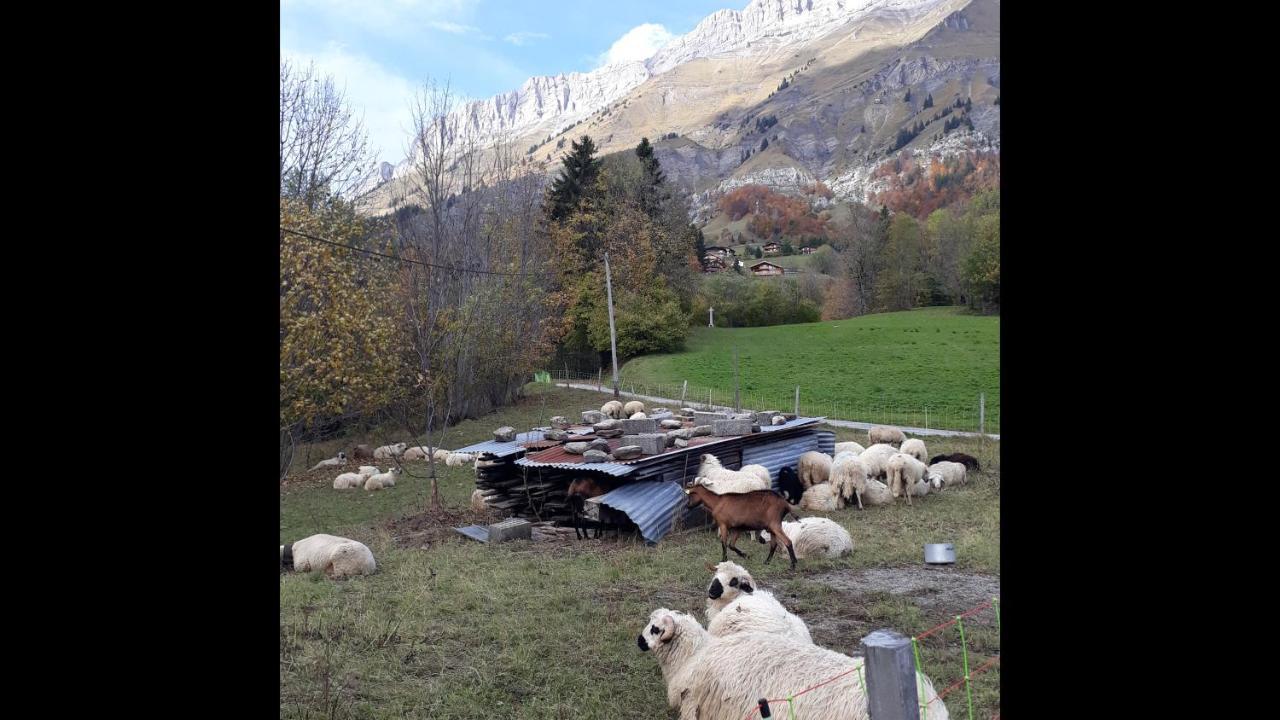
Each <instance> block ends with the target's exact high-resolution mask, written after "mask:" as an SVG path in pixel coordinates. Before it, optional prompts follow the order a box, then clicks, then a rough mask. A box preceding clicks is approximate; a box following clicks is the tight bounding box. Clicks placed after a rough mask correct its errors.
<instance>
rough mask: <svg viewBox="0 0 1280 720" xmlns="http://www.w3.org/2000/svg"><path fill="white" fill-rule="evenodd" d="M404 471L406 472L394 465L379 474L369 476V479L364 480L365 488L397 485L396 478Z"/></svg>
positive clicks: (383, 487) (382, 487)
mask: <svg viewBox="0 0 1280 720" xmlns="http://www.w3.org/2000/svg"><path fill="white" fill-rule="evenodd" d="M402 472H404V470H402V469H400V468H398V467H393V468H391V469H390V470H387V471H386V472H384V473H378V474H377V475H372V476H370V477H369V479H368V480H365V481H364V489H365V490H383V489H385V488H391V487H395V486H396V478H398V477H400V473H402Z"/></svg>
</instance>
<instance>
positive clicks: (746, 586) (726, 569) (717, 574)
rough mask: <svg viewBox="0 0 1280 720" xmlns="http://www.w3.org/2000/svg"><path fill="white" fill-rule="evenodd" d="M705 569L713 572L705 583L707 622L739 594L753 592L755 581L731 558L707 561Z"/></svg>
mask: <svg viewBox="0 0 1280 720" xmlns="http://www.w3.org/2000/svg"><path fill="white" fill-rule="evenodd" d="M784 532H785V531H784ZM763 542H764V541H763V540H762V541H761V543H763ZM707 569H708V570H710V571H711V572H712V573H713V574H712V576H711V584H710V585H707V622H711V621H712V620H714V619H715V617H716V614H717V613H719V612H720V611H721V610H723V609H724V607H725V606H726V605H728V604H729V603H731V602H733V601H734V600H737V599H738V596H739V595H740V594H742V593H749V592H754V591H755V589H756V581H755V580H754V579H752V577H751V573H750V572H749V571H748V570H747V569H746V568H744V567H742V566H741V565H739V564H738V563H736V562H734V561H732V560H725V561H724V562H722V563H720V564H719V565H712V564H710V563H707Z"/></svg>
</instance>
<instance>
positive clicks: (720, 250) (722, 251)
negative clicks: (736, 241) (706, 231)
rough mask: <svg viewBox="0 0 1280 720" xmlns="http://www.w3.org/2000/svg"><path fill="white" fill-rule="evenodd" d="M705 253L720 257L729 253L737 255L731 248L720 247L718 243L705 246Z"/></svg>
mask: <svg viewBox="0 0 1280 720" xmlns="http://www.w3.org/2000/svg"><path fill="white" fill-rule="evenodd" d="M706 253H707V255H716V256H718V257H722V258H723V257H728V256H729V255H737V253H736V252H734V251H733V248H728V247H720V246H719V245H712V246H711V247H709V248H707V250H706Z"/></svg>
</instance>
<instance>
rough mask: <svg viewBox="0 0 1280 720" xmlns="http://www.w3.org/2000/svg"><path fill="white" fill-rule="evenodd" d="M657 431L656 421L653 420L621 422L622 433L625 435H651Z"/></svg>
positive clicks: (643, 419)
mask: <svg viewBox="0 0 1280 720" xmlns="http://www.w3.org/2000/svg"><path fill="white" fill-rule="evenodd" d="M657 431H658V421H657V420H654V419H653V418H642V419H640V420H623V421H622V432H623V433H624V434H626V435H639V434H641V433H653V432H657Z"/></svg>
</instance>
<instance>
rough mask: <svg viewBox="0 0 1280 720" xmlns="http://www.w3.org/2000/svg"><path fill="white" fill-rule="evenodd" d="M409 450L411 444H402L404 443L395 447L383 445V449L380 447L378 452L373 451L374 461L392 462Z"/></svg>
mask: <svg viewBox="0 0 1280 720" xmlns="http://www.w3.org/2000/svg"><path fill="white" fill-rule="evenodd" d="M408 449H409V444H408V443H402V442H399V443H396V444H395V445H383V446H382V447H379V448H378V449H377V450H374V451H373V459H374V460H390V459H391V458H398V457H400V456H401V455H403V454H404V451H405V450H408Z"/></svg>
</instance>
